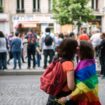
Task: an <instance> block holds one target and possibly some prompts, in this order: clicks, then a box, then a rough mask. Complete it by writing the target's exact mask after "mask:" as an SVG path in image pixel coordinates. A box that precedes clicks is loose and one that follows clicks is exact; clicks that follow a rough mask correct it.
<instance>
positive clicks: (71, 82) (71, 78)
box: [67, 70, 75, 90]
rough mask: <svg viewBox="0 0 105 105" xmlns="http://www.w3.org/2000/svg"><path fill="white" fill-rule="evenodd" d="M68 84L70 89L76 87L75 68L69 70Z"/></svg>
mask: <svg viewBox="0 0 105 105" xmlns="http://www.w3.org/2000/svg"><path fill="white" fill-rule="evenodd" d="M67 86H68V88H69V89H70V90H74V88H75V80H74V70H72V71H68V72H67Z"/></svg>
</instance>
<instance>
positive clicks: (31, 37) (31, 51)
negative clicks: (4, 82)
mask: <svg viewBox="0 0 105 105" xmlns="http://www.w3.org/2000/svg"><path fill="white" fill-rule="evenodd" d="M26 38H27V41H28V44H27V57H28V67H27V68H28V69H30V67H31V60H32V61H33V68H35V66H36V61H35V53H36V44H35V43H36V35H35V34H33V33H32V32H31V31H29V32H28V33H27V36H26Z"/></svg>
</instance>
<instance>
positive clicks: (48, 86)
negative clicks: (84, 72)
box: [40, 39, 78, 105]
mask: <svg viewBox="0 0 105 105" xmlns="http://www.w3.org/2000/svg"><path fill="white" fill-rule="evenodd" d="M77 45H78V44H77V41H76V40H74V39H64V40H63V41H62V42H61V44H60V46H59V52H58V57H57V58H56V59H55V60H54V61H53V62H52V63H51V64H50V65H49V66H48V67H47V69H46V71H45V72H44V74H43V75H42V76H41V78H40V80H41V81H40V82H41V85H40V88H41V89H42V90H43V91H45V92H46V93H47V94H49V97H48V101H47V104H46V105H60V104H59V103H58V102H57V101H56V99H59V98H60V97H64V96H66V95H69V94H70V93H71V91H72V90H73V89H74V88H75V82H74V81H75V80H74V63H73V60H74V56H75V53H76V47H77ZM65 105H73V102H72V101H69V102H67V103H66V104H65Z"/></svg>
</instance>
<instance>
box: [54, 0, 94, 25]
mask: <svg viewBox="0 0 105 105" xmlns="http://www.w3.org/2000/svg"><path fill="white" fill-rule="evenodd" d="M88 2H89V0H53V16H54V19H56V20H57V22H58V23H59V24H61V25H64V24H73V23H74V21H77V25H78V27H80V26H81V24H82V22H88V21H89V20H91V19H93V18H94V16H93V14H92V13H93V12H92V9H91V8H89V7H88V6H87V4H88Z"/></svg>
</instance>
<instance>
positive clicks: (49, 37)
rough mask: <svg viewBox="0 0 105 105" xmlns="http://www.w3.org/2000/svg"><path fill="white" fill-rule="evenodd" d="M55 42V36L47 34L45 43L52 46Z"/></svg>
mask: <svg viewBox="0 0 105 105" xmlns="http://www.w3.org/2000/svg"><path fill="white" fill-rule="evenodd" d="M52 42H53V38H52V37H51V36H50V35H46V36H45V45H46V46H51V45H52Z"/></svg>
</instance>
